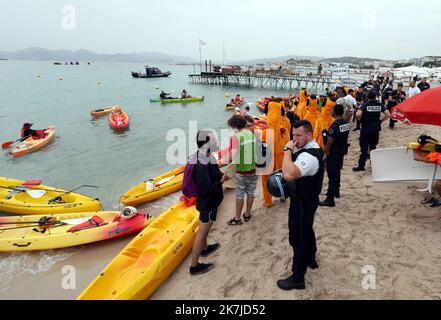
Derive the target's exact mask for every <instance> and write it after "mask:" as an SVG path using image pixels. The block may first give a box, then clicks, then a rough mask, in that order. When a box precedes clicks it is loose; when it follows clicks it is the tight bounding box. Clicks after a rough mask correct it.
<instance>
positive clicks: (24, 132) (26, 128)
mask: <svg viewBox="0 0 441 320" xmlns="http://www.w3.org/2000/svg"><path fill="white" fill-rule="evenodd" d="M32 126H33V124H32V123H28V122H26V123H25V124H23V128H22V129H21V141H25V140H26V139H27V138H29V137H32V138H33V139H43V138H44V137H45V136H46V133H45V131H46V130H47V129H42V130H33V129H31V127H32Z"/></svg>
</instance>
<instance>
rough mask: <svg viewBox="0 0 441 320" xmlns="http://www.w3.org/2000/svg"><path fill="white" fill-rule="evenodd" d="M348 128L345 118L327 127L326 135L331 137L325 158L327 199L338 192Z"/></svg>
mask: <svg viewBox="0 0 441 320" xmlns="http://www.w3.org/2000/svg"><path fill="white" fill-rule="evenodd" d="M349 130H350V124H349V122H348V121H346V120H345V119H339V120H336V121H335V122H334V123H333V124H332V125H331V127H330V128H329V132H328V137H329V138H333V143H332V146H331V150H330V154H329V155H328V156H327V159H326V170H327V172H328V178H329V188H328V194H327V199H328V200H329V201H331V202H333V201H334V197H335V196H336V195H339V194H340V176H341V169H343V159H344V156H345V155H346V153H347V147H348V137H349Z"/></svg>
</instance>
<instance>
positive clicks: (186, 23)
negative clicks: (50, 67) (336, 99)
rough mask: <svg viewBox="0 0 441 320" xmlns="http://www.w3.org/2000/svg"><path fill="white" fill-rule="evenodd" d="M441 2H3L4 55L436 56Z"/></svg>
mask: <svg viewBox="0 0 441 320" xmlns="http://www.w3.org/2000/svg"><path fill="white" fill-rule="evenodd" d="M440 31H441V3H440V2H439V1H437V0H419V1H415V0H401V1H395V0H381V1H380V0H333V1H329V0H124V1H123V0H2V6H1V10H0V51H6V50H8V51H9V50H19V49H23V48H26V47H31V46H41V47H45V48H49V49H70V50H77V49H89V50H92V51H95V52H98V53H117V52H124V53H127V52H141V51H159V52H164V53H169V54H178V55H184V56H189V57H193V58H198V57H199V51H198V41H199V40H198V39H202V40H203V41H205V42H206V44H207V45H206V46H204V47H203V56H204V58H212V59H222V44H223V43H225V47H226V54H227V60H245V59H254V58H263V57H274V56H282V55H291V54H297V55H318V56H325V57H337V56H359V57H372V58H385V59H401V58H411V57H419V56H424V55H441V41H440V34H439V33H440Z"/></svg>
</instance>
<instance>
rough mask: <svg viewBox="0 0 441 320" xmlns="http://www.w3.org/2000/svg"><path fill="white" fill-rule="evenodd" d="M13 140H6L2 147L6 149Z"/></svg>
mask: <svg viewBox="0 0 441 320" xmlns="http://www.w3.org/2000/svg"><path fill="white" fill-rule="evenodd" d="M14 142H15V141H7V142H5V143H3V144H2V149H7V148H9V147H10V146H11V145H12V144H13V143H14Z"/></svg>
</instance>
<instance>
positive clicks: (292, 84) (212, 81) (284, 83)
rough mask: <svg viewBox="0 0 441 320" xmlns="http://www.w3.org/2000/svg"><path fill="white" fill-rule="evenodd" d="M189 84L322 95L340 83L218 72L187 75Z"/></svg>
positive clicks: (324, 78) (326, 79)
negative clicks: (302, 90) (299, 91)
mask: <svg viewBox="0 0 441 320" xmlns="http://www.w3.org/2000/svg"><path fill="white" fill-rule="evenodd" d="M189 78H190V82H191V83H197V84H207V85H221V86H246V87H257V88H268V89H276V90H277V89H280V90H282V89H286V90H299V89H301V88H306V89H307V90H309V91H311V92H315V93H323V92H325V90H326V88H328V89H329V90H334V89H335V87H336V86H338V85H339V84H340V83H339V81H338V80H337V79H333V78H331V77H330V76H319V75H312V76H300V75H285V74H252V73H233V74H224V73H220V72H201V73H200V74H190V75H189Z"/></svg>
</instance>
